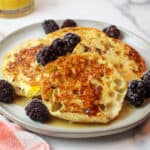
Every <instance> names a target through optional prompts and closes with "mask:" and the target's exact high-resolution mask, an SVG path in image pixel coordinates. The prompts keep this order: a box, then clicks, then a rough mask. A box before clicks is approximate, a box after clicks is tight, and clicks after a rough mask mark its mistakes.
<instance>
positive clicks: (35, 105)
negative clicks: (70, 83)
mask: <svg viewBox="0 0 150 150" xmlns="http://www.w3.org/2000/svg"><path fill="white" fill-rule="evenodd" d="M25 111H26V114H27V116H29V117H30V118H31V119H32V120H35V121H39V122H46V121H48V120H49V118H50V114H49V111H48V109H47V107H46V106H45V105H44V104H43V103H42V100H41V99H38V98H35V99H33V100H32V101H31V102H30V103H29V104H28V105H27V106H26V107H25Z"/></svg>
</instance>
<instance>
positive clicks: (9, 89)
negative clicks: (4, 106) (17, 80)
mask: <svg viewBox="0 0 150 150" xmlns="http://www.w3.org/2000/svg"><path fill="white" fill-rule="evenodd" d="M14 98H15V90H14V88H13V86H12V85H11V84H10V83H9V82H7V81H5V80H0V102H4V103H10V102H12V101H13V100H14Z"/></svg>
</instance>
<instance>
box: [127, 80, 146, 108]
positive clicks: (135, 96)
mask: <svg viewBox="0 0 150 150" xmlns="http://www.w3.org/2000/svg"><path fill="white" fill-rule="evenodd" d="M145 94H146V91H145V85H144V82H143V81H142V80H132V81H131V82H130V83H129V84H128V91H127V98H128V102H129V103H130V104H132V105H134V106H136V107H139V106H141V105H142V104H143V102H144V98H145Z"/></svg>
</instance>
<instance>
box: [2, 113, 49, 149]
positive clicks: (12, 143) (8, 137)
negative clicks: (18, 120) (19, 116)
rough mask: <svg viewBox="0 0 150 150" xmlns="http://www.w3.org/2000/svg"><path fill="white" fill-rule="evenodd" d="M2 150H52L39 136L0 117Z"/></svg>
mask: <svg viewBox="0 0 150 150" xmlns="http://www.w3.org/2000/svg"><path fill="white" fill-rule="evenodd" d="M0 150H50V148H49V145H48V144H47V143H46V141H44V140H43V139H42V138H40V137H39V136H37V135H35V134H32V133H29V132H27V131H24V130H23V129H22V128H21V127H20V126H19V125H17V124H15V123H11V122H9V121H8V120H6V119H5V118H4V117H3V116H1V115H0Z"/></svg>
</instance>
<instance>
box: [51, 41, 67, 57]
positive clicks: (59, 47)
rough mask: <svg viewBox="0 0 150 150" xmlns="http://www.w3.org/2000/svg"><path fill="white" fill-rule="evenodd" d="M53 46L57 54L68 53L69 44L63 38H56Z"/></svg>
mask: <svg viewBox="0 0 150 150" xmlns="http://www.w3.org/2000/svg"><path fill="white" fill-rule="evenodd" d="M51 47H52V49H53V51H54V52H55V53H56V54H57V56H63V55H65V54H66V53H67V49H68V47H67V44H66V43H65V42H64V41H63V40H62V39H59V38H57V39H55V40H54V41H53V42H52V44H51Z"/></svg>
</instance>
